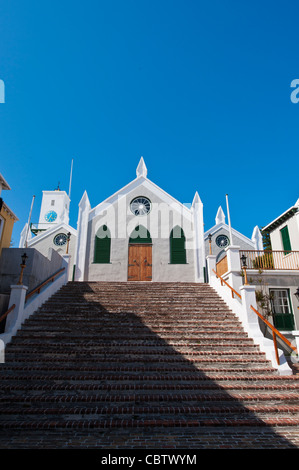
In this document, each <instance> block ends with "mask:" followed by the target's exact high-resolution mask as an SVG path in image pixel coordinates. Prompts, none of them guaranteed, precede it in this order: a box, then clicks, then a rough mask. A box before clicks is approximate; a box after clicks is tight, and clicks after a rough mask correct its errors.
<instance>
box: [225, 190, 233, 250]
mask: <svg viewBox="0 0 299 470" xmlns="http://www.w3.org/2000/svg"><path fill="white" fill-rule="evenodd" d="M226 208H227V218H228V227H229V236H230V245H232V244H233V234H232V226H231V221H230V213H229V206H228V194H226Z"/></svg>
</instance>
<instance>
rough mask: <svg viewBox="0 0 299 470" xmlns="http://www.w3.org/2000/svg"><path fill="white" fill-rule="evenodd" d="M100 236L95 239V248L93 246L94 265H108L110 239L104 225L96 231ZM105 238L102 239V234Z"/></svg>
mask: <svg viewBox="0 0 299 470" xmlns="http://www.w3.org/2000/svg"><path fill="white" fill-rule="evenodd" d="M98 232H100V234H101V236H100V237H98V236H96V237H95V246H94V261H93V262H94V263H110V248H111V238H110V232H109V230H108V228H107V227H106V226H105V225H104V226H103V227H101V229H100V230H99V231H98ZM102 232H104V233H105V234H106V236H104V237H103V233H102Z"/></svg>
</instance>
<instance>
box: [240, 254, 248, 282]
mask: <svg viewBox="0 0 299 470" xmlns="http://www.w3.org/2000/svg"><path fill="white" fill-rule="evenodd" d="M246 260H247V258H246V256H245V255H244V254H243V255H242V256H241V262H242V269H243V271H244V284H245V286H247V285H248V280H247V272H246V269H247V264H246Z"/></svg>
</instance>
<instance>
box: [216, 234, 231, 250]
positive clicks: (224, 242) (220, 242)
mask: <svg viewBox="0 0 299 470" xmlns="http://www.w3.org/2000/svg"><path fill="white" fill-rule="evenodd" d="M216 245H217V246H219V247H220V248H225V247H226V246H228V245H229V239H228V237H227V236H226V235H218V237H217V238H216Z"/></svg>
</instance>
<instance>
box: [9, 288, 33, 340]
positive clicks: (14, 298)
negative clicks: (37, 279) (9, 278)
mask: <svg viewBox="0 0 299 470" xmlns="http://www.w3.org/2000/svg"><path fill="white" fill-rule="evenodd" d="M10 287H11V292H10V298H9V304H8V308H10V307H11V306H12V305H13V304H15V308H14V309H13V311H12V312H11V313H10V314H9V315H8V316H7V318H6V324H5V333H7V332H8V331H10V330H12V328H13V327H14V325H15V324H16V323H20V324H21V322H22V316H23V311H24V305H25V298H26V293H27V290H28V287H27V286H23V285H18V284H17V285H12V286H10Z"/></svg>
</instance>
